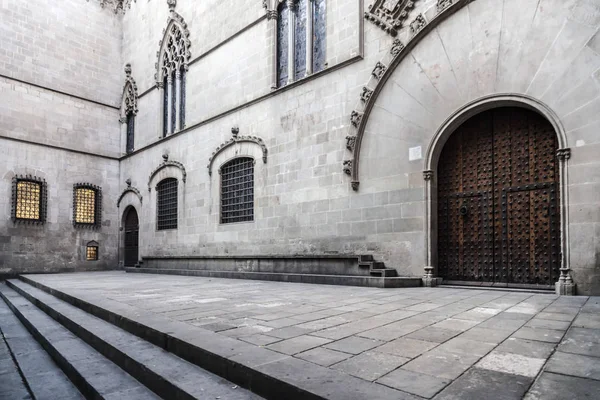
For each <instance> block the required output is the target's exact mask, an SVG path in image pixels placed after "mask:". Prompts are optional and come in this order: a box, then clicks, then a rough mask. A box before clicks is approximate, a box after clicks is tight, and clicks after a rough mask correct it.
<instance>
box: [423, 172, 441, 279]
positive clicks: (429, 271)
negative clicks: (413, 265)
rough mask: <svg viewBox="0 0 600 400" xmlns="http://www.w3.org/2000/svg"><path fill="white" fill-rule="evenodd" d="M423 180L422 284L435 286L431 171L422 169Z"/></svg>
mask: <svg viewBox="0 0 600 400" xmlns="http://www.w3.org/2000/svg"><path fill="white" fill-rule="evenodd" d="M423 179H424V180H425V260H426V262H425V274H424V275H423V286H425V287H435V286H437V285H438V278H434V277H433V270H434V268H433V265H432V264H433V262H432V260H433V254H432V253H431V252H432V249H431V234H432V232H431V209H432V199H431V184H432V181H433V171H431V170H429V171H423Z"/></svg>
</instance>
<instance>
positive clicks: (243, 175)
mask: <svg viewBox="0 0 600 400" xmlns="http://www.w3.org/2000/svg"><path fill="white" fill-rule="evenodd" d="M244 221H254V160H253V159H252V158H248V157H241V158H236V159H233V160H231V161H230V162H228V163H227V164H225V165H223V167H222V168H221V223H222V224H227V223H231V222H244Z"/></svg>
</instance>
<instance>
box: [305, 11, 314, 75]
mask: <svg viewBox="0 0 600 400" xmlns="http://www.w3.org/2000/svg"><path fill="white" fill-rule="evenodd" d="M313 1H314V0H308V1H307V2H306V76H309V75H312V73H313Z"/></svg>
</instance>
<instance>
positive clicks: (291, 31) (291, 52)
mask: <svg viewBox="0 0 600 400" xmlns="http://www.w3.org/2000/svg"><path fill="white" fill-rule="evenodd" d="M286 1H287V6H288V8H287V12H288V84H290V83H292V82H294V78H295V76H296V69H295V65H296V62H295V58H296V57H295V53H296V13H295V12H294V10H295V9H296V0H286Z"/></svg>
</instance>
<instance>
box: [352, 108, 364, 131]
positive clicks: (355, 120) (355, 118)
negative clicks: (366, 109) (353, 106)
mask: <svg viewBox="0 0 600 400" xmlns="http://www.w3.org/2000/svg"><path fill="white" fill-rule="evenodd" d="M362 117H363V114H362V113H359V112H358V111H356V110H354V111H352V114H350V123H351V124H352V125H353V126H354V127H355V128H358V126H359V125H360V123H361V121H362Z"/></svg>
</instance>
